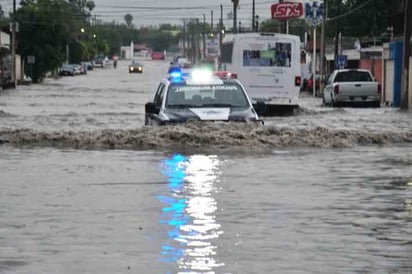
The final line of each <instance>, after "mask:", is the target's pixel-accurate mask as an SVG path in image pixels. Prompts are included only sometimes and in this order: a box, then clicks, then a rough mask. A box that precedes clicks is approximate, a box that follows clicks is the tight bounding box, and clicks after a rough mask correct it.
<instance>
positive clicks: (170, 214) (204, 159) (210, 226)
mask: <svg viewBox="0 0 412 274" xmlns="http://www.w3.org/2000/svg"><path fill="white" fill-rule="evenodd" d="M218 167H219V160H218V158H217V157H216V156H204V155H193V156H189V157H186V156H183V155H181V154H175V155H173V156H171V157H170V158H167V159H165V160H163V161H162V163H161V172H162V174H163V175H165V176H166V178H167V180H168V187H169V194H168V195H163V196H161V195H159V196H158V199H159V201H161V202H162V203H163V204H164V205H165V206H164V207H163V209H162V214H161V220H160V223H161V224H162V225H167V226H168V227H170V229H169V231H168V239H167V241H165V242H164V243H163V245H162V250H161V256H160V261H162V262H167V263H176V264H177V267H178V268H179V269H180V272H179V273H215V272H214V270H216V268H217V267H220V266H223V265H224V264H223V263H219V262H217V260H216V259H215V258H214V257H216V249H217V246H216V244H214V243H213V241H214V240H215V239H217V238H218V237H219V235H220V234H222V233H223V231H222V230H221V226H220V224H217V223H216V220H215V212H216V211H217V202H216V200H215V199H214V197H213V194H214V193H216V191H217V188H216V182H217V181H218V174H219V169H218Z"/></svg>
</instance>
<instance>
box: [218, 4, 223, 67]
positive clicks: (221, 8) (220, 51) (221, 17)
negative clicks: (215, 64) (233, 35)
mask: <svg viewBox="0 0 412 274" xmlns="http://www.w3.org/2000/svg"><path fill="white" fill-rule="evenodd" d="M222 39H223V5H220V23H219V56H221V55H222ZM219 66H220V60H219Z"/></svg>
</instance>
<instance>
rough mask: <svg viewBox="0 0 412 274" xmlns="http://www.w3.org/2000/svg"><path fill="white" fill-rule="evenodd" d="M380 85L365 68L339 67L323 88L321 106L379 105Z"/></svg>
mask: <svg viewBox="0 0 412 274" xmlns="http://www.w3.org/2000/svg"><path fill="white" fill-rule="evenodd" d="M380 103H381V85H380V84H379V83H378V82H377V81H376V80H375V79H374V77H373V75H372V73H371V72H370V71H369V70H366V69H339V70H335V71H333V72H332V74H331V75H330V76H329V78H328V81H327V82H326V86H325V88H324V90H323V103H322V104H323V106H332V107H333V106H343V105H352V106H355V105H357V106H363V105H368V106H372V107H380Z"/></svg>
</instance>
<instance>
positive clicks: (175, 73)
mask: <svg viewBox="0 0 412 274" xmlns="http://www.w3.org/2000/svg"><path fill="white" fill-rule="evenodd" d="M169 75H170V80H171V81H172V82H175V83H176V82H181V81H182V80H183V73H182V70H181V69H180V68H177V67H173V68H170V69H169Z"/></svg>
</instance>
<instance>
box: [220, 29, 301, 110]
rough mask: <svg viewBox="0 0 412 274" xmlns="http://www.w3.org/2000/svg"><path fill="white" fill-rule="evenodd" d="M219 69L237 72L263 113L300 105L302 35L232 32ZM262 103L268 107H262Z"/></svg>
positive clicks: (227, 36) (258, 108)
mask: <svg viewBox="0 0 412 274" xmlns="http://www.w3.org/2000/svg"><path fill="white" fill-rule="evenodd" d="M220 58H221V59H220V68H219V70H223V71H229V72H231V73H232V74H237V78H238V79H239V80H240V82H241V83H242V84H243V85H244V86H245V88H246V91H247V92H248V94H249V96H250V98H251V99H252V102H253V104H254V106H256V105H259V107H257V111H258V112H260V115H270V114H271V113H272V112H277V111H278V110H280V111H284V110H287V111H292V112H293V110H294V109H296V108H297V107H298V106H299V91H300V86H301V64H300V38H299V36H296V35H290V34H281V33H240V34H228V35H226V36H225V37H224V38H223V40H222V50H221V56H220ZM262 105H263V106H264V107H263V108H262Z"/></svg>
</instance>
